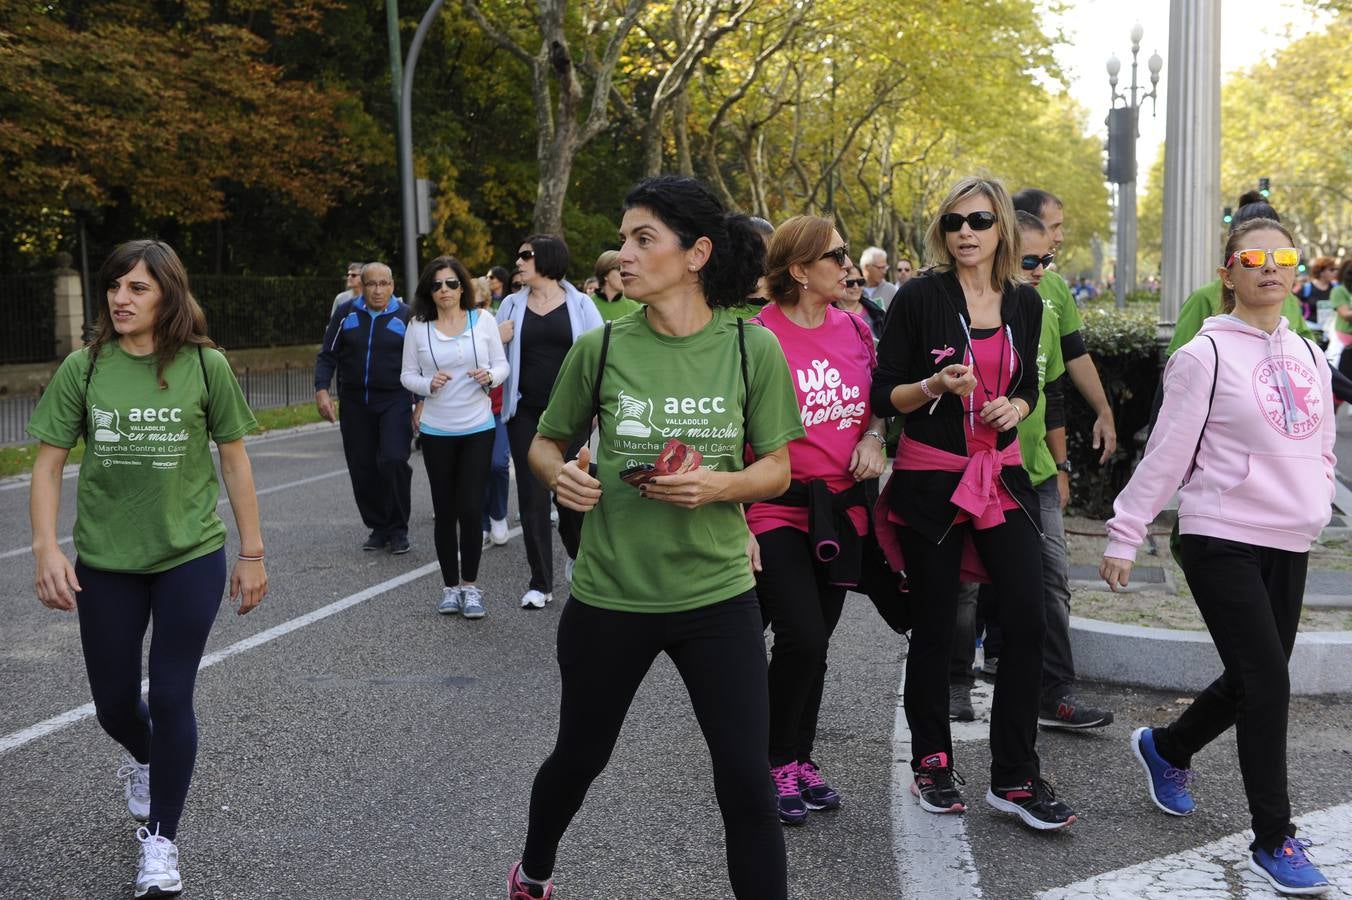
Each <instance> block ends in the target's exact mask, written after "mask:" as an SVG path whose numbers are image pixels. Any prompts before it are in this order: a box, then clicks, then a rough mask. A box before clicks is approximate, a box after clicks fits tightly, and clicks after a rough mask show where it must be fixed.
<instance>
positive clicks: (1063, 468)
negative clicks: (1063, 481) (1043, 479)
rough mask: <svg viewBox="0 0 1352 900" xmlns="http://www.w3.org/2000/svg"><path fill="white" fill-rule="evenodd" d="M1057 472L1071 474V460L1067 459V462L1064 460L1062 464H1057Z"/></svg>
mask: <svg viewBox="0 0 1352 900" xmlns="http://www.w3.org/2000/svg"><path fill="white" fill-rule="evenodd" d="M1056 471H1058V472H1065V473H1066V474H1067V475H1069V474H1070V472H1071V468H1070V460H1068V459H1065V460H1062V461H1061V462H1059V463H1057V464H1056Z"/></svg>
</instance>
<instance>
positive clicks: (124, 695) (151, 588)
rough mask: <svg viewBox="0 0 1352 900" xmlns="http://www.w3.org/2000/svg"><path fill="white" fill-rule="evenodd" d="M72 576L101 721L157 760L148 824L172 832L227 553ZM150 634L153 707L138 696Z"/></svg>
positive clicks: (79, 566) (79, 569) (142, 755)
mask: <svg viewBox="0 0 1352 900" xmlns="http://www.w3.org/2000/svg"><path fill="white" fill-rule="evenodd" d="M75 575H76V577H77V578H79V579H80V586H81V587H82V588H83V590H81V591H80V593H78V594H76V604H77V609H78V610H79V616H80V644H81V646H82V647H83V648H84V659H85V670H86V671H87V672H88V674H89V691H90V693H91V694H92V695H93V697H94V709H95V712H96V714H97V715H98V720H99V724H100V725H102V726H103V730H104V731H106V732H108V736H109V737H111V738H112V739H113V740H115V741H117V742H118V743H119V744H121V745H122V746H123V747H125V748H126V750H127V752H128V753H130V754H131V755H132V756H134V757H135V758H136V761H137V762H140V763H150V767H151V768H150V821H149V823H147V827H148V828H149V829H150V830H151V831H152V832H153V831H155V830H156V829H157V828H158V829H159V833H160V834H161V835H162V836H164V837H166V838H168V839H169V840H171V841H172V840H175V838H176V837H177V835H178V820H179V817H180V816H181V815H182V814H183V803H184V800H185V799H186V798H187V796H188V784H189V782H191V781H192V770H193V764H194V763H195V762H196V760H197V716H196V715H195V714H194V713H193V708H192V695H193V688H194V687H195V686H196V684H197V666H198V663H200V662H201V661H202V650H203V649H204V648H205V647H206V644H207V635H208V634H209V633H210V632H211V625H212V623H213V622H215V621H216V610H217V609H219V608H220V605H221V597H222V595H223V594H224V593H225V551H224V550H217V551H216V552H214V553H208V554H207V555H206V556H199V557H198V558H197V559H193V560H189V561H188V562H185V563H183V564H181V565H178V566H175V567H174V568H172V569H170V570H168V571H167V572H157V573H156V574H154V575H134V574H130V573H127V572H105V571H102V570H99V569H91V568H89V567H88V566H86V565H84V564H83V563H81V562H79V561H78V560H77V561H76V563H75ZM152 619H154V622H155V628H154V631H152V632H151V635H150V705H149V706H147V705H146V703H145V702H144V701H143V700H142V699H141V652H142V645H143V643H144V641H145V634H146V628H147V626H149V625H150V622H151V620H152Z"/></svg>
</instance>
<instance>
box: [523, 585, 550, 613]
mask: <svg viewBox="0 0 1352 900" xmlns="http://www.w3.org/2000/svg"><path fill="white" fill-rule="evenodd" d="M553 599H554V595H553V594H546V593H545V592H544V591H537V590H536V589H535V588H531V589H530V590H528V591H526V593H525V594H524V595H523V596H522V597H521V608H522V609H544V608H545V604H546V603H549V602H550V601H552V600H553Z"/></svg>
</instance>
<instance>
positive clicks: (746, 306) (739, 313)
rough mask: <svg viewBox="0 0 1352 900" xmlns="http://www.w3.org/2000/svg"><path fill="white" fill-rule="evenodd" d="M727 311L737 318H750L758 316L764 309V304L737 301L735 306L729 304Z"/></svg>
mask: <svg viewBox="0 0 1352 900" xmlns="http://www.w3.org/2000/svg"><path fill="white" fill-rule="evenodd" d="M727 309H728V312H730V313H731V314H732V315H734V316H736V317H737V318H739V319H751V318H754V317H756V316H759V315H760V314H761V313H762V312H764V311H765V305H764V304H762V303H738V304H737V305H736V306H729V307H728V308H727Z"/></svg>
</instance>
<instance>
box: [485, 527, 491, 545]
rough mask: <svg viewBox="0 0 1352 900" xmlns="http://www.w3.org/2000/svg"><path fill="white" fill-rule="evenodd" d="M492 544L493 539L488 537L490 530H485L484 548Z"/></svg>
mask: <svg viewBox="0 0 1352 900" xmlns="http://www.w3.org/2000/svg"><path fill="white" fill-rule="evenodd" d="M491 545H492V541H490V540H489V539H488V532H487V531H485V532H484V549H487V548H488V547H490V546H491Z"/></svg>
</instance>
